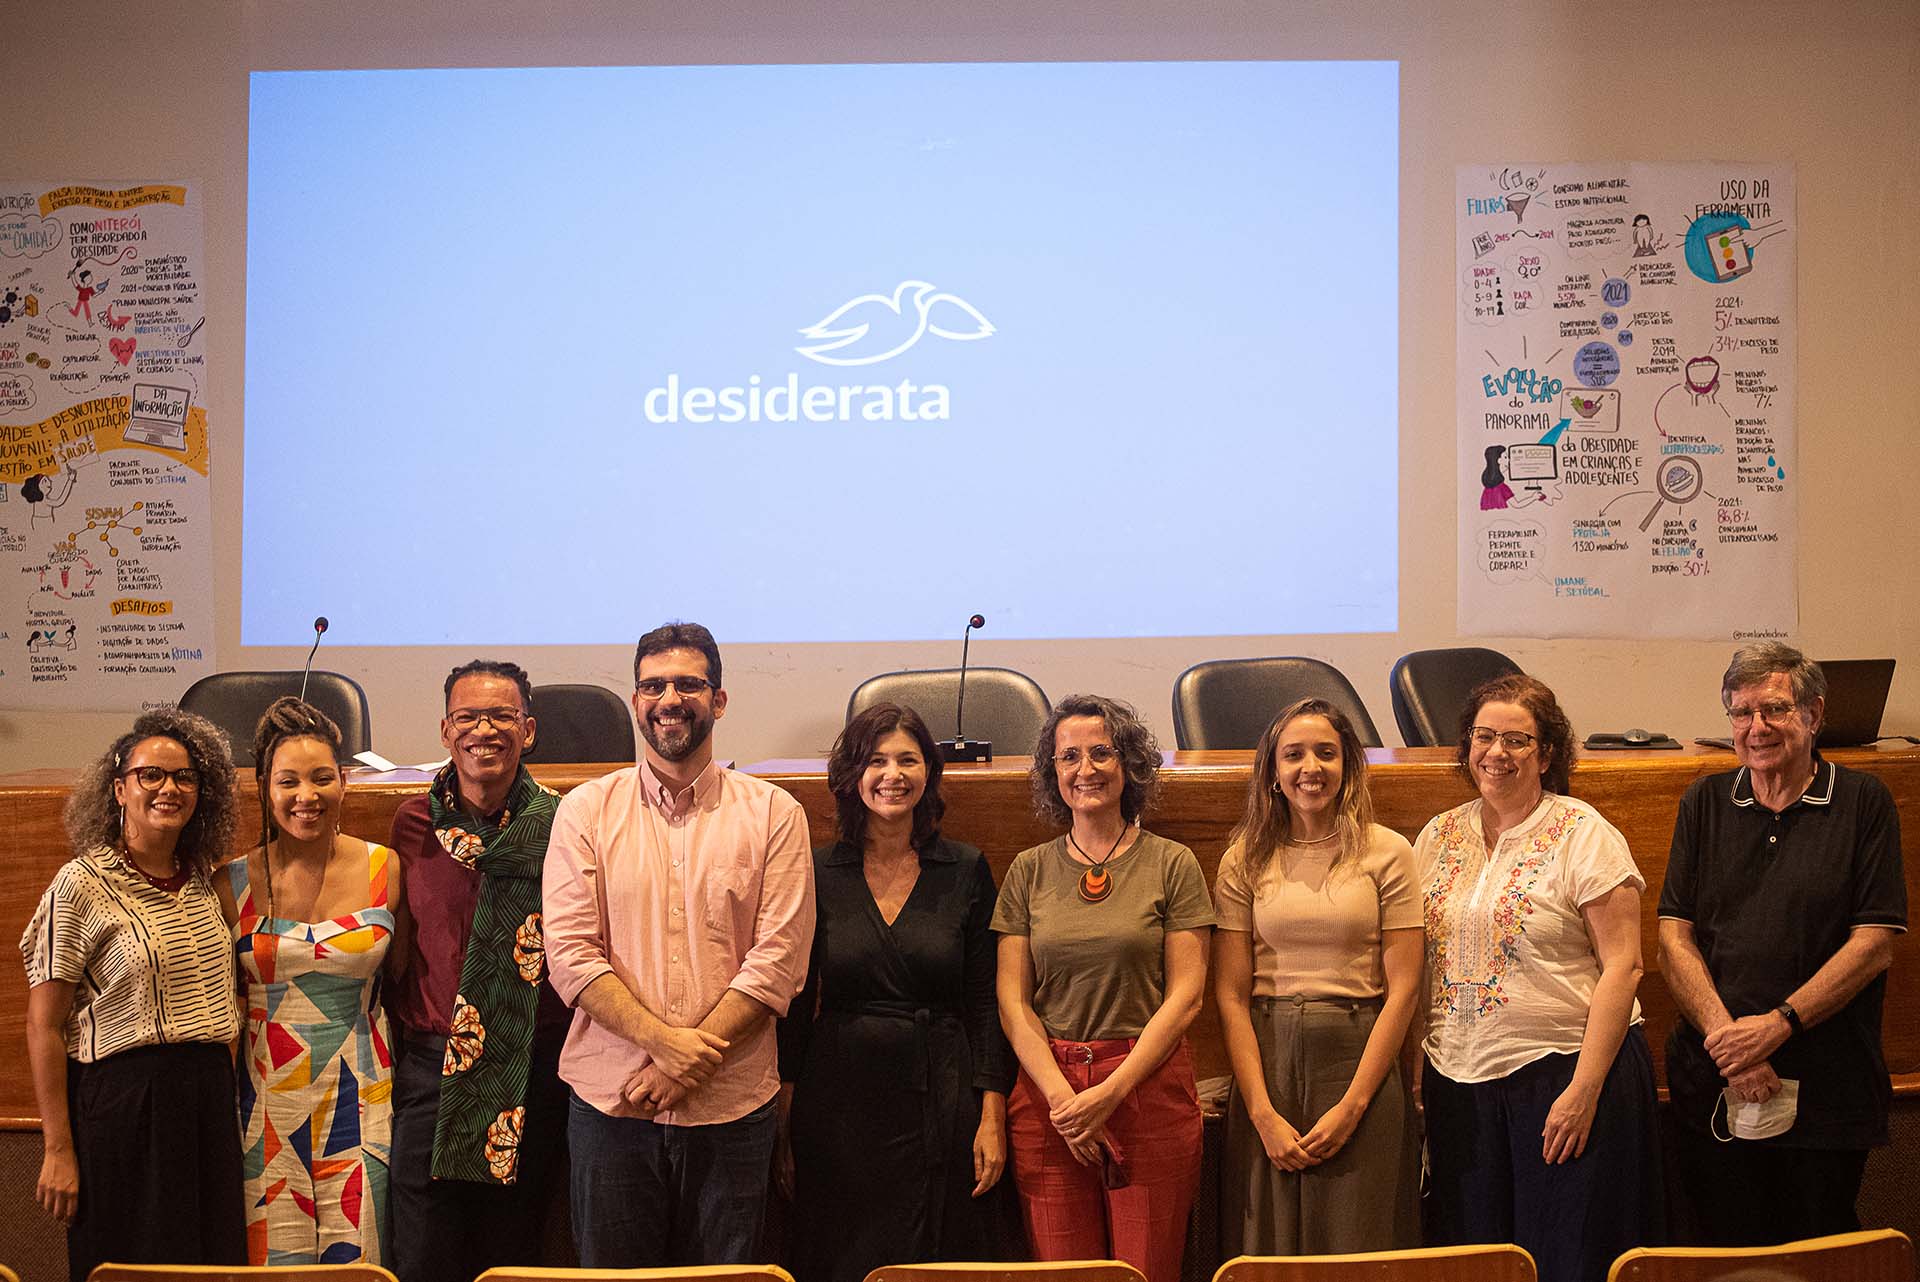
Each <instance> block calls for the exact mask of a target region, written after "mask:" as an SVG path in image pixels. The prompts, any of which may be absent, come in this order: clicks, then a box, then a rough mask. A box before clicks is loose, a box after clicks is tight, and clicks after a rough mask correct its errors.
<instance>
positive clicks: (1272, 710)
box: [1173, 656, 1380, 748]
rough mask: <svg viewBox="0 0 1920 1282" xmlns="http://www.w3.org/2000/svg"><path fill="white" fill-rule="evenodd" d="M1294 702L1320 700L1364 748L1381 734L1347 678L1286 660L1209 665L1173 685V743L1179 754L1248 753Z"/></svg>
mask: <svg viewBox="0 0 1920 1282" xmlns="http://www.w3.org/2000/svg"><path fill="white" fill-rule="evenodd" d="M1297 699H1325V700H1326V701H1327V702H1328V703H1330V704H1332V705H1333V706H1334V707H1336V708H1338V709H1339V710H1340V711H1341V712H1343V713H1345V714H1346V717H1347V720H1349V721H1351V722H1353V730H1354V733H1355V734H1357V735H1359V736H1360V742H1361V743H1362V744H1364V745H1365V746H1366V747H1369V748H1378V747H1379V746H1380V732H1379V730H1377V729H1375V728H1374V724H1373V718H1372V717H1370V716H1368V715H1367V705H1366V704H1364V703H1362V702H1361V701H1360V695H1359V693H1358V692H1357V691H1355V690H1354V688H1353V683H1352V682H1351V681H1349V680H1347V678H1346V674H1344V673H1343V672H1341V671H1340V669H1338V668H1336V667H1334V666H1333V665H1332V664H1331V663H1322V662H1321V661H1320V660H1318V659H1307V658H1301V657H1298V656H1288V657H1285V658H1274V659H1210V660H1208V661H1207V662H1205V663H1196V664H1194V665H1193V666H1192V667H1191V668H1188V669H1187V670H1186V671H1185V672H1182V673H1181V674H1180V675H1179V676H1178V677H1176V678H1175V679H1174V682H1173V742H1174V746H1175V747H1178V748H1253V747H1257V746H1258V745H1259V743H1260V735H1261V733H1262V732H1263V731H1265V730H1266V728H1267V726H1268V725H1270V724H1271V723H1272V721H1273V719H1274V717H1275V716H1276V715H1278V714H1279V712H1280V709H1282V708H1284V707H1286V706H1287V705H1288V704H1290V703H1292V702H1294V701H1295V700H1297Z"/></svg>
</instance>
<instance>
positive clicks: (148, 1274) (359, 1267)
mask: <svg viewBox="0 0 1920 1282" xmlns="http://www.w3.org/2000/svg"><path fill="white" fill-rule="evenodd" d="M87 1282H398V1279H396V1278H395V1277H394V1276H393V1274H391V1273H389V1272H387V1271H386V1270H385V1269H383V1268H381V1267H380V1266H379V1265H377V1264H267V1265H255V1266H244V1265H220V1264H102V1265H99V1266H97V1267H96V1268H95V1269H94V1270H93V1272H92V1273H90V1274H88V1275H87Z"/></svg>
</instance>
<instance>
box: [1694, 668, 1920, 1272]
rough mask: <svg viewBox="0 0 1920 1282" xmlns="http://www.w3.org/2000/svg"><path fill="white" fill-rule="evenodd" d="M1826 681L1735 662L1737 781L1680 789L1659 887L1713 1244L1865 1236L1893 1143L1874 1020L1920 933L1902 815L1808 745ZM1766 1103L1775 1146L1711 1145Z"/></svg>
mask: <svg viewBox="0 0 1920 1282" xmlns="http://www.w3.org/2000/svg"><path fill="white" fill-rule="evenodd" d="M1826 685H1827V683H1826V678H1825V677H1824V676H1823V675H1822V674H1821V672H1820V668H1819V666H1818V665H1817V664H1814V663H1810V662H1808V661H1807V659H1806V657H1805V656H1803V655H1802V654H1801V653H1800V652H1799V651H1798V650H1795V649H1793V648H1792V647H1791V646H1786V645H1781V644H1779V643H1777V642H1765V643H1760V644H1755V645H1749V646H1745V647H1743V648H1741V649H1740V650H1738V651H1737V652H1735V654H1734V656H1733V663H1732V664H1731V665H1730V666H1729V667H1728V668H1727V673H1726V676H1725V678H1724V679H1723V680H1722V682H1721V687H1720V698H1721V702H1722V703H1723V704H1724V705H1725V707H1726V709H1727V717H1728V720H1730V721H1731V722H1732V723H1733V743H1734V752H1735V754H1736V755H1737V756H1738V757H1739V758H1740V769H1738V770H1736V771H1733V772H1731V773H1728V774H1718V775H1712V776H1710V777H1708V778H1705V779H1701V780H1698V781H1697V782H1695V783H1694V785H1693V786H1692V787H1691V788H1689V789H1688V790H1687V795H1686V797H1685V798H1684V799H1682V801H1681V802H1680V814H1679V818H1678V819H1677V820H1676V821H1675V823H1674V828H1673V851H1672V854H1671V855H1670V856H1669V857H1668V862H1667V881H1666V886H1665V888H1664V889H1663V890H1662V891H1661V894H1660V956H1661V964H1662V966H1663V968H1664V969H1665V972H1666V979H1667V984H1668V986H1669V987H1670V988H1671V989H1672V990H1673V996H1674V1001H1675V1002H1676V1003H1677V1004H1678V1005H1679V1007H1680V1013H1681V1015H1682V1017H1683V1019H1682V1021H1681V1022H1680V1023H1679V1024H1677V1025H1676V1026H1675V1028H1674V1030H1673V1035H1672V1037H1670V1038H1669V1039H1668V1041H1667V1084H1668V1087H1669V1088H1670V1090H1671V1093H1672V1097H1673V1106H1674V1109H1675V1110H1676V1114H1677V1117H1678V1119H1679V1121H1680V1128H1679V1130H1680V1146H1679V1153H1680V1174H1681V1182H1682V1185H1683V1187H1684V1188H1685V1189H1686V1193H1687V1197H1688V1200H1689V1201H1690V1202H1691V1203H1692V1205H1693V1207H1694V1209H1695V1212H1696V1214H1697V1217H1698V1219H1699V1223H1700V1228H1701V1231H1702V1232H1703V1233H1704V1234H1705V1235H1706V1238H1707V1240H1708V1241H1709V1242H1711V1243H1714V1244H1717V1245H1728V1246H1735V1245H1762V1244H1769V1243H1774V1242H1786V1241H1792V1240H1795V1239H1798V1238H1804V1237H1813V1236H1817V1235H1819V1234H1824V1233H1841V1232H1846V1231H1848V1230H1851V1229H1857V1228H1859V1227H1860V1222H1859V1219H1858V1217H1857V1216H1856V1215H1855V1212H1854V1202H1855V1200H1856V1199H1857V1197H1858V1196H1859V1192H1860V1177H1861V1174H1862V1172H1863V1171H1864V1170H1865V1168H1866V1162H1867V1150H1868V1149H1869V1148H1870V1147H1872V1146H1873V1145H1876V1144H1885V1143H1886V1142H1887V1101H1888V1098H1889V1096H1890V1094H1891V1088H1890V1086H1889V1083H1888V1080H1887V1065H1886V1060H1885V1059H1884V1058H1883V1057H1882V1055H1881V1051H1880V1007H1881V1001H1882V998H1883V996H1884V994H1885V990H1886V979H1885V977H1884V974H1883V972H1884V971H1885V970H1886V968H1887V963H1888V961H1889V959H1890V957H1891V955H1892V948H1893V937H1894V935H1895V934H1897V933H1898V932H1900V931H1902V930H1905V929H1906V920H1907V894H1906V883H1905V881H1904V879H1903V876H1902V870H1901V866H1900V819H1899V815H1898V814H1897V812H1896V811H1895V809H1894V804H1893V798H1892V796H1891V795H1890V794H1889V793H1888V791H1887V787H1886V785H1885V784H1883V783H1881V782H1880V780H1878V779H1877V778H1875V777H1874V776H1872V775H1868V774H1862V773H1860V772H1858V771H1854V770H1847V769H1843V768H1842V767H1840V766H1837V765H1835V764H1834V763H1832V762H1830V761H1826V760H1824V759H1823V758H1821V757H1820V755H1819V754H1818V753H1816V752H1815V751H1814V749H1813V741H1814V736H1815V735H1816V734H1817V733H1818V732H1819V729H1820V722H1821V718H1822V716H1823V715H1824V713H1825V711H1826ZM1783 1082H1786V1083H1790V1084H1797V1086H1792V1085H1790V1086H1789V1087H1787V1088H1786V1089H1785V1093H1784V1094H1783V1087H1782V1083H1783ZM1796 1090H1797V1093H1798V1094H1797V1100H1796V1101H1795V1105H1794V1107H1793V1108H1792V1109H1791V1110H1789V1108H1788V1107H1787V1101H1788V1099H1789V1098H1792V1097H1793V1096H1794V1092H1795V1091H1796ZM1723 1091H1724V1092H1725V1094H1726V1096H1727V1098H1726V1099H1724V1100H1723V1099H1722V1093H1723ZM1761 1104H1764V1105H1767V1106H1768V1107H1766V1108H1763V1109H1760V1110H1757V1115H1754V1116H1751V1117H1750V1118H1749V1119H1747V1120H1750V1121H1751V1122H1752V1123H1753V1124H1754V1126H1753V1127H1752V1128H1748V1127H1747V1120H1743V1121H1742V1127H1743V1129H1750V1130H1751V1129H1757V1130H1758V1131H1759V1132H1760V1133H1762V1134H1763V1135H1764V1136H1765V1138H1737V1137H1736V1138H1734V1139H1732V1140H1730V1141H1728V1142H1725V1143H1722V1142H1720V1140H1719V1139H1717V1138H1716V1136H1715V1132H1717V1133H1718V1134H1719V1135H1726V1134H1728V1133H1729V1130H1730V1126H1731V1123H1732V1121H1733V1119H1732V1118H1730V1117H1729V1110H1732V1111H1734V1112H1735V1113H1743V1114H1750V1115H1751V1114H1755V1113H1756V1110H1753V1109H1752V1108H1751V1107H1750V1106H1752V1105H1761ZM1743 1105H1745V1106H1749V1107H1746V1108H1743ZM1789 1118H1790V1124H1788V1125H1785V1126H1784V1127H1783V1125H1782V1124H1783V1123H1787V1122H1789Z"/></svg>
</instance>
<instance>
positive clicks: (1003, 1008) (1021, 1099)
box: [993, 695, 1214, 1282]
mask: <svg viewBox="0 0 1920 1282" xmlns="http://www.w3.org/2000/svg"><path fill="white" fill-rule="evenodd" d="M1159 772H1160V751H1159V747H1158V745H1156V744H1155V743H1154V740H1153V733H1152V732H1151V731H1150V730H1148V729H1147V727H1146V726H1145V725H1144V724H1142V723H1141V721H1140V719H1139V717H1138V716H1137V715H1136V714H1135V713H1134V710H1133V709H1132V708H1130V707H1128V706H1127V705H1126V704H1124V703H1121V702H1119V701H1117V700H1113V699H1105V698H1101V697H1099V696H1096V695H1074V696H1071V697H1069V698H1066V699H1063V700H1061V701H1060V703H1059V704H1058V705H1057V706H1056V707H1055V708H1054V709H1053V713H1052V715H1050V716H1049V717H1048V718H1047V722H1046V724H1045V725H1044V726H1042V727H1041V730H1040V738H1039V742H1038V743H1037V744H1036V745H1035V746H1034V752H1033V767H1032V771H1031V775H1030V780H1031V783H1032V787H1033V800H1034V805H1035V807H1036V808H1037V809H1038V810H1039V812H1040V814H1041V815H1042V816H1044V817H1046V818H1048V819H1051V820H1052V821H1053V822H1055V823H1058V824H1063V825H1065V826H1066V829H1067V831H1066V833H1065V834H1063V835H1062V836H1060V837H1057V838H1055V839H1054V840H1052V841H1050V842H1047V843H1046V844H1045V845H1042V846H1035V847H1034V848H1032V849H1031V850H1025V851H1022V852H1021V853H1020V854H1019V855H1018V856H1016V857H1015V858H1014V861H1013V866H1012V867H1011V868H1010V869H1008V871H1007V876H1006V882H1005V884H1004V885H1002V886H1001V888H1000V901H999V903H998V905H997V906H996V907H995V909H994V914H993V929H994V931H995V932H996V933H997V934H998V935H999V936H1000V946H999V972H998V989H999V997H1000V1022H1001V1025H1002V1026H1003V1027H1004V1028H1005V1029H1006V1033H1007V1040H1008V1041H1009V1042H1011V1043H1012V1045H1013V1051H1014V1054H1015V1056H1016V1057H1017V1058H1018V1059H1019V1061H1020V1075H1019V1079H1018V1081H1017V1083H1016V1084H1015V1086H1014V1089H1013V1097H1012V1099H1011V1100H1010V1101H1009V1104H1008V1114H1009V1121H1010V1126H1011V1132H1012V1140H1013V1170H1014V1179H1015V1183H1016V1184H1017V1185H1018V1187H1019V1192H1020V1204H1021V1211H1022V1214H1023V1216H1024V1217H1025V1220H1026V1226H1027V1236H1028V1239H1029V1245H1031V1247H1032V1249H1033V1253H1034V1256H1035V1257H1036V1258H1038V1259H1042V1260H1088V1259H1121V1260H1125V1261H1126V1262H1127V1263H1129V1264H1132V1265H1133V1266H1134V1267H1136V1268H1138V1269H1140V1270H1141V1272H1143V1273H1145V1274H1146V1276H1147V1278H1148V1282H1178V1280H1179V1277H1180V1262H1181V1254H1182V1250H1183V1248H1184V1247H1185V1245H1186V1234H1187V1212H1188V1210H1189V1209H1190V1208H1191V1207H1192V1205H1193V1195H1194V1187H1195V1184H1196V1183H1197V1181H1198V1178H1199V1173H1200V1106H1199V1103H1198V1101H1197V1100H1196V1098H1195V1095H1194V1088H1193V1062H1192V1060H1191V1059H1190V1058H1189V1056H1188V1053H1187V1045H1186V1032H1187V1026H1188V1025H1189V1024H1191V1023H1192V1022H1193V1017H1194V1016H1195V1015H1196V1014H1198V1013H1199V1010H1200V1000H1201V995H1202V993H1203V991H1204V989H1205V988H1206V978H1207V932H1208V929H1209V928H1210V927H1211V926H1212V925H1213V920H1214V918H1213V905H1212V903H1211V902H1210V901H1209V899H1208V898H1207V884H1206V878H1205V877H1204V876H1203V875H1202V873H1201V871H1200V864H1199V862H1198V861H1197V860H1195V859H1194V857H1193V852H1192V851H1191V850H1188V849H1187V848H1186V847H1185V846H1182V845H1179V844H1178V843H1176V842H1172V841H1168V840H1166V839H1165V838H1163V837H1156V836H1154V835H1153V834H1152V833H1150V832H1148V831H1146V830H1145V829H1144V828H1142V827H1140V824H1139V819H1140V815H1141V812H1142V811H1144V810H1145V809H1146V808H1147V807H1148V805H1149V804H1150V803H1151V801H1152V800H1153V794H1154V787H1155V784H1156V783H1157V781H1158V779H1159Z"/></svg>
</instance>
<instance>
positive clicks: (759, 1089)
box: [545, 623, 813, 1268]
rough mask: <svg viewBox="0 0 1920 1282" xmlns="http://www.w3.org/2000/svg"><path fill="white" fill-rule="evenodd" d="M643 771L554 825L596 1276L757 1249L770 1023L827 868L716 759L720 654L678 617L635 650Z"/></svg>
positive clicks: (768, 1151) (562, 986)
mask: <svg viewBox="0 0 1920 1282" xmlns="http://www.w3.org/2000/svg"><path fill="white" fill-rule="evenodd" d="M634 687H635V688H634V695H633V710H634V715H635V716H636V717H637V718H638V720H639V725H640V734H641V737H642V738H643V739H644V740H645V744H646V747H645V751H644V752H643V753H642V756H641V760H640V763H639V764H638V765H637V766H635V767H633V768H632V769H629V770H621V771H616V772H615V773H613V774H610V775H607V776H605V777H603V778H600V779H596V780H594V781H592V782H590V783H587V784H583V785H581V786H580V787H578V788H575V789H574V790H573V791H572V792H570V793H569V794H567V796H566V797H565V798H564V799H563V800H562V801H561V803H560V810H559V813H558V815H556V816H555V818H554V824H553V837H552V841H551V844H550V846H549V850H548V857H547V863H546V879H545V910H546V948H547V962H548V965H549V967H550V969H551V972H552V981H553V986H554V988H555V989H556V990H558V991H559V993H560V996H561V997H562V998H564V999H565V1000H566V1002H567V1004H568V1005H570V1006H572V1007H574V1015H573V1026H572V1028H571V1029H569V1031H568V1033H567V1044H566V1049H565V1050H564V1051H562V1052H561V1056H560V1076H561V1077H562V1078H563V1079H565V1081H566V1082H567V1084H568V1086H570V1087H571V1088H572V1092H573V1094H572V1099H571V1101H570V1103H569V1113H568V1125H567V1139H568V1144H569V1146H570V1148H571V1151H572V1157H573V1176H572V1181H571V1184H572V1198H573V1226H574V1227H573V1232H574V1242H575V1244H576V1245H577V1246H578V1248H579V1252H580V1263H581V1265H582V1266H584V1267H586V1268H643V1267H661V1266H666V1265H686V1264H737V1263H747V1262H750V1261H752V1260H753V1259H754V1258H755V1256H756V1255H757V1253H758V1252H759V1249H760V1245H759V1239H760V1230H761V1225H762V1221H763V1219H764V1215H765V1207H766V1198H767V1176H768V1172H769V1169H770V1166H771V1161H772V1152H773V1139H774V1130H775V1112H774V1103H773V1100H774V1096H775V1095H776V1094H777V1093H778V1091H779V1088H780V1074H779V1069H778V1064H777V1061H776V1050H775V1041H774V1019H775V1018H776V1017H778V1016H780V1015H784V1014H786V1011H787V1005H788V1003H789V1002H791V1001H792V1000H793V998H794V996H795V995H796V994H797V993H798V992H799V991H800V987H801V984H802V982H803V981H804V980H805V978H806V969H807V956H808V953H809V951H810V950H811V948H812V945H813V860H812V857H811V855H810V853H809V850H808V836H807V820H806V815H805V814H804V813H803V812H802V811H801V809H800V805H799V803H798V802H796V801H795V800H794V799H793V798H792V797H791V796H789V795H788V794H787V793H785V792H783V791H781V790H780V789H778V788H776V787H774V786H773V785H772V784H769V783H765V782H763V781H761V780H759V779H755V778H754V777H752V776H751V775H744V774H739V773H737V772H735V771H733V770H729V769H726V768H725V767H723V766H720V765H718V764H717V763H715V762H714V760H713V743H712V734H713V723H714V721H715V720H716V719H718V718H719V717H721V716H723V715H724V714H725V713H726V710H727V694H726V691H725V690H723V689H722V688H721V686H720V650H719V647H718V646H717V645H715V643H714V640H713V634H712V633H710V632H708V631H707V629H705V628H703V627H701V626H700V625H699V624H697V623H669V624H666V625H664V626H662V627H658V628H655V629H654V630H653V631H651V632H649V633H647V634H646V635H645V636H643V637H641V638H640V644H639V646H638V647H637V648H636V650H635V652H634Z"/></svg>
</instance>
